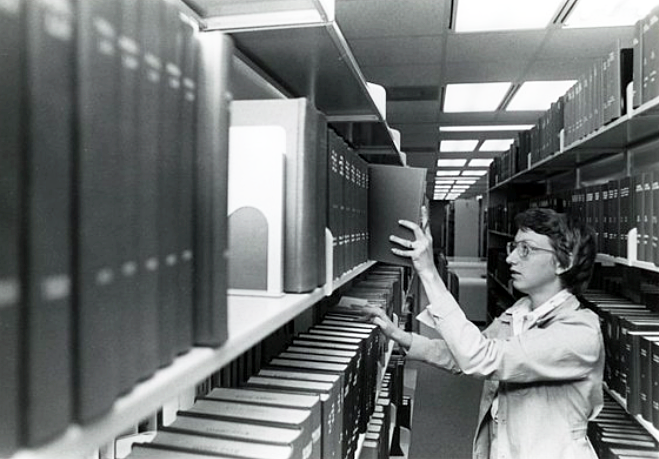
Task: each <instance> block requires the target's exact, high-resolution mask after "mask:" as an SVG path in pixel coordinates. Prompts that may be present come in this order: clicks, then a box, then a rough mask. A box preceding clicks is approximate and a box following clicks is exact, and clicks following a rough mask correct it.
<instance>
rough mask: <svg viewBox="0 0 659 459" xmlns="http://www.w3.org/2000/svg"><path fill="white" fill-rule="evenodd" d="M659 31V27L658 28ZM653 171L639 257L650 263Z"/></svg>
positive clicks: (647, 180)
mask: <svg viewBox="0 0 659 459" xmlns="http://www.w3.org/2000/svg"><path fill="white" fill-rule="evenodd" d="M657 30H658V31H659V28H658V29H657ZM652 201H653V199H652V172H650V171H648V172H643V210H642V216H643V256H642V257H641V256H640V255H639V257H638V259H639V260H643V261H646V262H649V263H652V261H653V255H652V213H653V211H652V209H653V207H654V206H653V203H652Z"/></svg>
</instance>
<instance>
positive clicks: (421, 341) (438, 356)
mask: <svg viewBox="0 0 659 459" xmlns="http://www.w3.org/2000/svg"><path fill="white" fill-rule="evenodd" d="M405 355H406V358H408V359H412V360H419V361H422V362H425V363H428V364H430V365H432V366H434V367H437V368H442V369H444V370H448V371H450V372H451V373H454V374H457V373H460V372H461V371H460V367H459V366H458V364H457V362H456V361H455V359H454V358H453V354H451V351H450V350H449V348H448V346H447V344H446V341H444V340H443V339H430V338H427V337H425V336H422V335H417V334H412V345H411V346H410V348H409V350H408V351H407V352H406V354H405Z"/></svg>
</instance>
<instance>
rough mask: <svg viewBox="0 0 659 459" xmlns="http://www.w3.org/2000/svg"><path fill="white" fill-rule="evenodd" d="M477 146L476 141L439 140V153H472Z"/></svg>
mask: <svg viewBox="0 0 659 459" xmlns="http://www.w3.org/2000/svg"><path fill="white" fill-rule="evenodd" d="M476 145H478V140H440V141H439V151H440V152H442V153H446V152H449V151H474V150H475V149H476Z"/></svg>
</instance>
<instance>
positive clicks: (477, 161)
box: [467, 158, 494, 167]
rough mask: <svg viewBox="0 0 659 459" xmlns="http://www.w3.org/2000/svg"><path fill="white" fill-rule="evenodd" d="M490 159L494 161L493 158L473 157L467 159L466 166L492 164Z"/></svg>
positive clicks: (486, 165)
mask: <svg viewBox="0 0 659 459" xmlns="http://www.w3.org/2000/svg"><path fill="white" fill-rule="evenodd" d="M492 161H494V158H474V159H472V160H471V161H469V165H468V166H467V167H488V166H489V165H490V164H492Z"/></svg>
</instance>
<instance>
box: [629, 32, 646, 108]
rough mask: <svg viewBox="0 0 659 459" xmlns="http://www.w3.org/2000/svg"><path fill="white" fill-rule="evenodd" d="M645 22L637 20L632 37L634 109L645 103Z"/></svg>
mask: <svg viewBox="0 0 659 459" xmlns="http://www.w3.org/2000/svg"><path fill="white" fill-rule="evenodd" d="M643 22H644V20H643V19H639V20H638V21H636V23H635V24H634V36H633V38H632V66H633V70H632V88H633V96H632V108H634V109H636V108H637V107H639V106H640V105H641V104H642V103H643V45H642V43H641V39H642V34H643Z"/></svg>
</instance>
